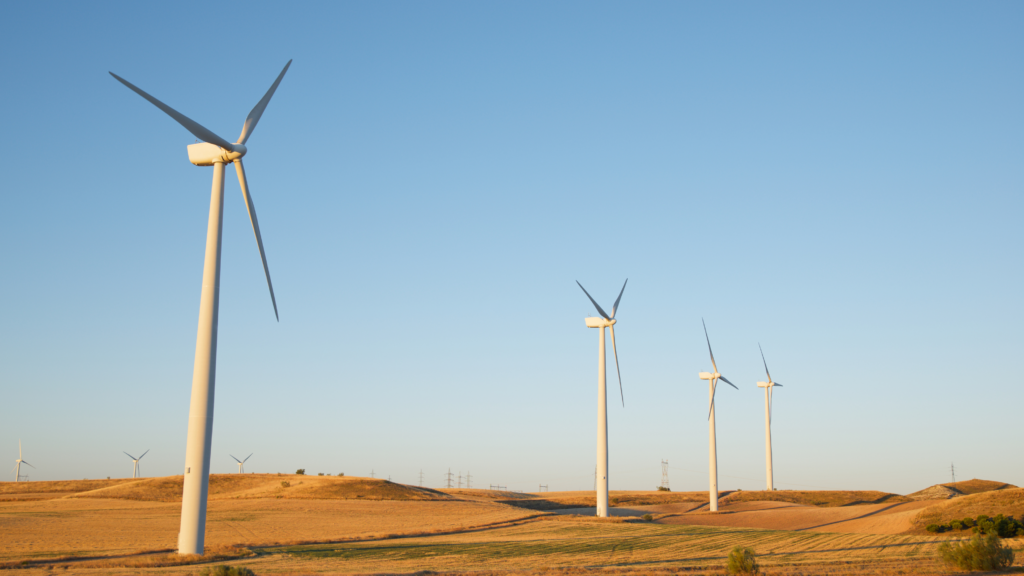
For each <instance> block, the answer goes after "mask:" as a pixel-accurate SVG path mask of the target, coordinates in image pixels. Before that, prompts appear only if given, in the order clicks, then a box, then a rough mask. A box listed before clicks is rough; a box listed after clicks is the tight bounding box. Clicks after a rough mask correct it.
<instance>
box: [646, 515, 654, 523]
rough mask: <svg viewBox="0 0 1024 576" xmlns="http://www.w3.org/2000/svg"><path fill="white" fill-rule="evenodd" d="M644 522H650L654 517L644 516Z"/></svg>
mask: <svg viewBox="0 0 1024 576" xmlns="http://www.w3.org/2000/svg"><path fill="white" fill-rule="evenodd" d="M644 520H646V521H648V522H650V521H651V520H654V516H651V515H650V514H644Z"/></svg>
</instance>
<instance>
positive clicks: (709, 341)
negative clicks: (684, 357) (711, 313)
mask: <svg viewBox="0 0 1024 576" xmlns="http://www.w3.org/2000/svg"><path fill="white" fill-rule="evenodd" d="M700 323H701V325H702V326H704V339H705V340H707V341H708V354H710V355H711V366H712V367H713V368H714V369H715V372H718V365H717V364H715V353H714V352H712V351H711V339H710V338H708V325H707V324H705V323H704V319H703V318H701V319H700ZM708 418H710V416H708Z"/></svg>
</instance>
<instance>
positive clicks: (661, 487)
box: [658, 486, 672, 492]
mask: <svg viewBox="0 0 1024 576" xmlns="http://www.w3.org/2000/svg"><path fill="white" fill-rule="evenodd" d="M671 491H672V490H670V489H669V487H668V486H658V492H671Z"/></svg>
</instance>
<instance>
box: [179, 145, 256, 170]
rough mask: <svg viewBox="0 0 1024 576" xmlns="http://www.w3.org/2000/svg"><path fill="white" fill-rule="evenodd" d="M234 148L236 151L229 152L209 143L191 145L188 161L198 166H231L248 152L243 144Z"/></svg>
mask: <svg viewBox="0 0 1024 576" xmlns="http://www.w3.org/2000/svg"><path fill="white" fill-rule="evenodd" d="M233 148H234V150H228V149H226V148H221V147H220V146H217V145H216V144H210V143H209V142H200V143H198V144H189V146H188V161H189V162H191V163H193V164H195V165H196V166H213V165H214V164H216V163H218V162H222V163H224V164H230V163H232V162H234V161H235V160H238V159H239V158H241V157H242V156H245V153H246V152H248V149H246V147H245V145H243V144H234V145H233Z"/></svg>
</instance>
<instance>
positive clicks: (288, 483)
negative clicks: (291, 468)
mask: <svg viewBox="0 0 1024 576" xmlns="http://www.w3.org/2000/svg"><path fill="white" fill-rule="evenodd" d="M289 486H291V482H288V481H287V480H282V481H281V488H287V487H289Z"/></svg>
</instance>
